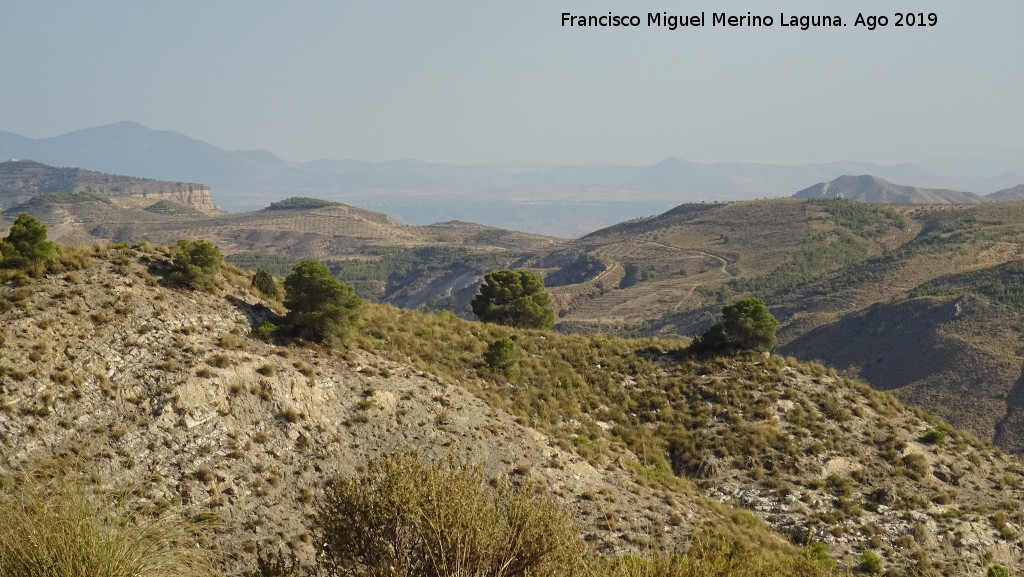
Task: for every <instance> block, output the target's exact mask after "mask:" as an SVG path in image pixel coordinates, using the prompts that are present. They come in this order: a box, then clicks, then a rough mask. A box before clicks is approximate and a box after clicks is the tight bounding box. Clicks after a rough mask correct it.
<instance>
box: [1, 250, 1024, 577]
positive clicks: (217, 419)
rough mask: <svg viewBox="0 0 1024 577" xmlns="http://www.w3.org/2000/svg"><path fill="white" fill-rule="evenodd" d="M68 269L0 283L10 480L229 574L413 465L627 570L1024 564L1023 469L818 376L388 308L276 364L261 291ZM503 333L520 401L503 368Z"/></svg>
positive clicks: (970, 568)
mask: <svg viewBox="0 0 1024 577" xmlns="http://www.w3.org/2000/svg"><path fill="white" fill-rule="evenodd" d="M63 262H64V263H65V264H64V265H62V266H63V267H64V270H62V271H60V272H51V273H50V274H48V275H46V276H44V277H42V278H39V279H30V278H26V277H24V276H20V275H13V276H10V275H9V276H10V278H9V279H8V280H7V281H6V282H5V283H4V284H3V285H0V292H2V294H0V303H2V312H0V326H3V327H4V328H3V330H2V332H0V337H2V339H3V345H4V347H3V355H2V357H0V445H2V446H3V451H2V452H0V469H2V470H3V471H6V472H13V471H17V470H26V469H32V468H38V467H43V466H50V467H52V466H53V465H54V463H57V464H59V465H61V466H62V467H64V469H65V470H70V471H82V472H83V473H85V476H84V478H86V479H90V480H91V481H90V482H91V483H96V484H99V485H102V486H105V487H111V488H127V489H130V490H131V492H132V493H133V494H134V495H136V496H137V498H138V505H139V506H140V507H141V508H142V510H143V511H145V512H146V513H147V514H166V515H177V516H184V517H186V518H189V519H204V520H215V521H216V525H215V527H214V528H213V529H211V530H209V531H207V532H205V533H203V534H202V536H201V544H202V545H203V546H205V547H208V548H211V549H213V550H216V551H218V552H219V553H220V554H221V555H222V556H223V569H224V571H225V572H226V573H228V574H231V575H241V574H244V573H245V572H247V571H249V570H252V569H253V568H254V566H255V560H256V558H257V556H258V555H259V554H260V553H266V552H268V551H276V550H279V549H281V548H286V549H290V550H293V551H295V552H297V553H298V554H299V556H300V558H301V559H304V560H305V561H306V562H308V561H309V559H310V558H311V557H312V556H313V554H314V551H315V545H314V544H313V543H311V539H310V532H309V528H308V518H309V515H310V514H311V513H312V511H313V505H314V504H315V503H316V502H317V499H318V498H319V496H320V495H321V491H322V489H323V487H324V483H325V482H326V481H328V480H329V478H330V477H331V476H332V475H338V474H341V475H350V474H355V473H356V472H358V471H359V470H360V466H361V465H362V464H363V463H365V461H366V460H367V459H368V458H370V457H372V456H374V455H378V454H381V453H383V452H389V451H394V450H406V449H410V448H411V449H415V450H418V451H419V452H420V454H421V455H423V456H425V457H427V458H435V457H440V456H445V455H449V454H454V455H455V456H456V457H457V458H459V459H464V460H469V461H472V462H476V463H480V464H482V465H483V466H484V468H485V471H486V475H488V477H489V478H494V479H495V480H496V481H500V480H503V479H511V480H513V481H515V482H522V481H524V480H527V479H528V480H530V481H532V482H533V483H535V484H537V486H539V487H541V488H543V490H544V491H546V492H549V493H550V494H552V495H554V496H556V497H557V498H558V499H559V500H560V501H561V503H562V504H563V505H564V506H565V507H567V508H569V510H570V511H572V512H573V515H574V518H575V519H576V521H577V522H578V523H579V524H580V525H581V527H582V535H583V537H584V538H585V539H586V540H587V541H588V543H590V545H591V547H592V548H594V549H595V550H598V551H603V552H605V553H606V554H616V553H621V552H625V551H635V552H645V551H656V550H662V549H665V548H668V549H671V548H675V547H680V546H683V545H684V544H685V543H686V542H687V539H688V538H689V537H691V536H693V535H695V534H697V533H698V532H706V531H714V532H715V533H716V534H727V535H739V536H741V537H742V538H743V539H746V540H747V541H748V542H754V541H757V542H758V543H762V544H763V546H764V547H769V548H772V547H774V548H786V547H790V548H791V549H792V546H791V545H787V543H796V544H798V545H801V546H802V545H806V544H807V543H808V542H822V543H825V544H826V548H827V552H828V554H830V555H831V556H833V557H835V558H836V559H838V560H839V562H840V566H841V567H855V566H858V565H859V564H860V563H861V561H862V554H863V553H865V552H872V553H874V554H876V555H878V556H879V558H880V559H881V560H882V563H883V566H884V567H885V568H894V569H900V570H906V569H911V568H914V569H916V570H918V571H919V572H920V573H921V574H928V575H937V574H947V575H984V574H985V571H986V569H987V568H988V567H990V566H992V565H993V564H995V563H999V564H1001V565H1004V566H1009V567H1014V566H1019V565H1020V564H1021V563H1022V562H1024V549H1022V547H1021V543H1020V536H1019V532H1020V531H1022V530H1024V517H1022V516H1021V511H1022V510H1024V507H1022V505H1024V501H1022V499H1024V477H1022V473H1024V467H1022V465H1021V463H1020V461H1019V460H1018V459H1016V458H1013V457H1008V456H1006V455H1003V454H1001V453H1000V452H999V451H998V450H997V449H994V448H993V447H991V446H990V445H986V444H984V443H981V442H979V441H977V440H976V439H975V438H973V437H972V436H971V435H969V434H965V433H961V432H957V431H954V430H952V429H950V428H947V426H946V425H944V424H943V423H941V422H939V421H936V420H933V419H931V418H929V417H927V416H926V415H925V414H924V413H922V412H920V411H912V410H910V409H908V408H906V407H904V406H902V405H901V404H900V403H899V402H897V401H896V400H894V399H893V398H892V397H891V396H889V395H887V394H884V393H879V392H877V391H872V390H871V389H870V388H868V387H867V386H865V385H863V384H861V383H857V382H854V381H849V380H847V379H843V378H840V377H838V376H836V375H835V373H834V372H831V371H829V370H827V369H824V368H822V367H821V366H815V365H803V364H800V363H797V362H796V361H794V360H786V359H782V358H779V357H770V358H764V357H760V356H753V357H737V358H723V359H703V360H702V359H692V358H686V357H685V356H683V355H681V354H680V353H679V350H680V349H681V348H682V347H683V346H684V345H685V343H683V342H679V341H671V340H623V339H619V338H614V337H607V336H596V335H595V336H579V335H575V336H572V335H558V334H554V333H541V332H532V331H519V330H511V329H506V328H503V327H498V326H495V325H483V324H479V323H471V322H467V321H462V320H459V319H455V318H451V317H450V316H439V315H431V314H425V313H418V312H412V311H399V310H397V309H394V308H391V307H381V306H368V308H367V310H366V312H365V315H364V322H363V326H362V328H361V329H360V330H359V332H358V334H356V335H355V336H354V337H353V339H352V341H351V342H350V344H349V346H348V347H347V348H345V349H342V350H329V349H323V348H318V347H312V346H298V345H296V344H294V343H291V344H289V343H287V342H281V343H278V344H272V343H267V342H264V341H261V340H257V339H255V338H253V337H252V336H251V329H252V327H253V326H254V325H256V324H258V323H260V322H262V321H263V320H265V319H267V318H271V317H272V316H273V315H274V314H275V313H274V308H276V307H278V306H280V305H279V304H278V303H272V302H263V301H262V300H261V299H260V298H259V297H257V296H256V295H254V294H252V293H250V292H249V290H248V288H247V287H248V282H249V279H248V276H247V274H246V273H244V272H241V271H237V270H235V269H232V268H230V267H228V268H227V269H225V271H224V272H223V274H222V276H221V278H220V280H219V283H220V288H219V289H217V290H216V291H215V292H212V293H201V292H193V291H189V290H185V289H182V288H177V287H174V286H172V285H169V284H168V283H167V281H166V278H165V275H166V273H167V271H168V256H167V251H165V250H163V249H154V248H152V247H150V246H148V245H139V246H136V247H128V246H99V247H96V248H93V249H90V250H88V251H84V250H81V249H76V250H71V251H68V252H67V253H66V254H65V256H64V257H63ZM58 268H60V267H58ZM504 335H511V336H512V337H513V338H514V339H515V341H516V346H517V349H518V351H519V356H520V359H521V360H520V368H521V377H520V378H518V379H517V380H515V381H513V382H509V381H508V380H507V379H506V378H504V377H501V376H500V375H497V374H495V373H493V372H492V371H490V370H489V369H488V368H487V367H486V365H485V364H484V363H483V361H482V358H483V352H484V350H485V349H486V347H487V344H488V343H489V342H490V341H492V340H494V339H496V338H498V337H500V336H504ZM0 486H3V483H0ZM755 549H756V547H755ZM816 550H817V551H819V552H820V551H821V549H820V548H818V549H816ZM794 551H796V550H795V549H794Z"/></svg>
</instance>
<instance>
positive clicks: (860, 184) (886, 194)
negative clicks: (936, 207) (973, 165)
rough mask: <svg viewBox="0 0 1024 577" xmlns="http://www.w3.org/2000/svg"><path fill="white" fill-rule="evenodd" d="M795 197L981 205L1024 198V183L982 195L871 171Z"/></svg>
mask: <svg viewBox="0 0 1024 577" xmlns="http://www.w3.org/2000/svg"><path fill="white" fill-rule="evenodd" d="M793 198H845V199H847V200H856V201H859V202H873V203H875V204H978V203H980V202H990V201H998V202H1009V201H1019V200H1024V184H1020V185H1017V186H1014V187H1013V188H1005V189H1003V190H998V191H996V192H993V193H992V194H989V195H986V196H980V195H977V194H974V193H972V192H964V191H960V190H947V189H943V188H920V187H917V186H904V185H901V184H895V183H892V182H889V181H888V180H885V179H882V178H878V177H877V176H871V175H869V174H862V175H859V176H850V175H844V176H840V177H839V178H836V179H833V180H830V181H828V182H819V183H818V184H815V185H814V186H809V187H807V188H805V189H803V190H801V191H799V192H797V193H796V194H794V195H793Z"/></svg>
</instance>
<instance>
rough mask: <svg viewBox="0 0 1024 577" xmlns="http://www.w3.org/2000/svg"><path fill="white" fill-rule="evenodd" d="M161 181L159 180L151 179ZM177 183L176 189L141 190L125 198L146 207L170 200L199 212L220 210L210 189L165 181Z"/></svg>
mask: <svg viewBox="0 0 1024 577" xmlns="http://www.w3.org/2000/svg"><path fill="white" fill-rule="evenodd" d="M152 182H161V181H152ZM167 184H175V185H179V188H178V189H177V190H170V191H167V192H163V191H161V192H153V191H151V190H143V191H142V192H140V193H136V194H130V195H128V196H127V197H125V198H128V199H133V200H137V202H132V204H133V205H136V206H138V207H141V208H148V207H149V206H152V205H154V204H156V203H158V202H161V201H165V200H168V201H171V202H175V203H177V204H181V205H184V206H187V207H190V208H194V209H196V210H198V211H200V212H203V213H206V214H211V213H216V212H220V210H218V208H217V206H216V205H215V204H213V194H212V193H211V192H210V189H209V188H208V187H206V186H203V185H201V184H192V183H188V182H176V183H167Z"/></svg>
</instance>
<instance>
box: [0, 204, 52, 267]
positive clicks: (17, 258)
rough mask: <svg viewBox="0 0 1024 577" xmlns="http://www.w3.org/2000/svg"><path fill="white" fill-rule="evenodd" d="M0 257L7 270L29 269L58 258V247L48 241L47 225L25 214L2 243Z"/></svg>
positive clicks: (0, 244) (19, 216) (17, 220)
mask: <svg viewBox="0 0 1024 577" xmlns="http://www.w3.org/2000/svg"><path fill="white" fill-rule="evenodd" d="M0 255H2V256H3V261H2V262H3V266H4V267H5V268H28V267H31V266H34V265H37V264H40V263H46V262H49V261H51V260H53V259H54V258H56V256H57V246H56V245H55V244H53V243H52V242H49V241H47V240H46V225H44V224H43V223H41V222H39V220H37V219H36V218H35V217H33V216H31V215H29V214H28V213H24V212H23V213H21V214H19V215H18V218H17V219H16V220H15V221H14V224H13V225H12V226H11V231H10V233H8V235H7V236H6V237H5V238H4V239H3V241H0Z"/></svg>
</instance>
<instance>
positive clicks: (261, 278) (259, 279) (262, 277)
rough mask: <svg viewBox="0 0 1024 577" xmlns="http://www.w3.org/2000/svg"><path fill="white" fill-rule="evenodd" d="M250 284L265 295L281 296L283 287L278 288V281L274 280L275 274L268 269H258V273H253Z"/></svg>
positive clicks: (274, 297) (271, 296)
mask: <svg viewBox="0 0 1024 577" xmlns="http://www.w3.org/2000/svg"><path fill="white" fill-rule="evenodd" d="M249 286H251V287H252V288H254V289H256V290H258V291H260V292H261V293H262V294H263V296H265V297H267V298H269V299H275V300H276V299H279V298H281V289H280V288H278V286H277V283H276V282H275V281H274V276H273V275H271V274H270V273H269V272H268V271H267V270H266V269H262V268H259V269H256V274H254V275H252V282H251V283H249Z"/></svg>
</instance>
